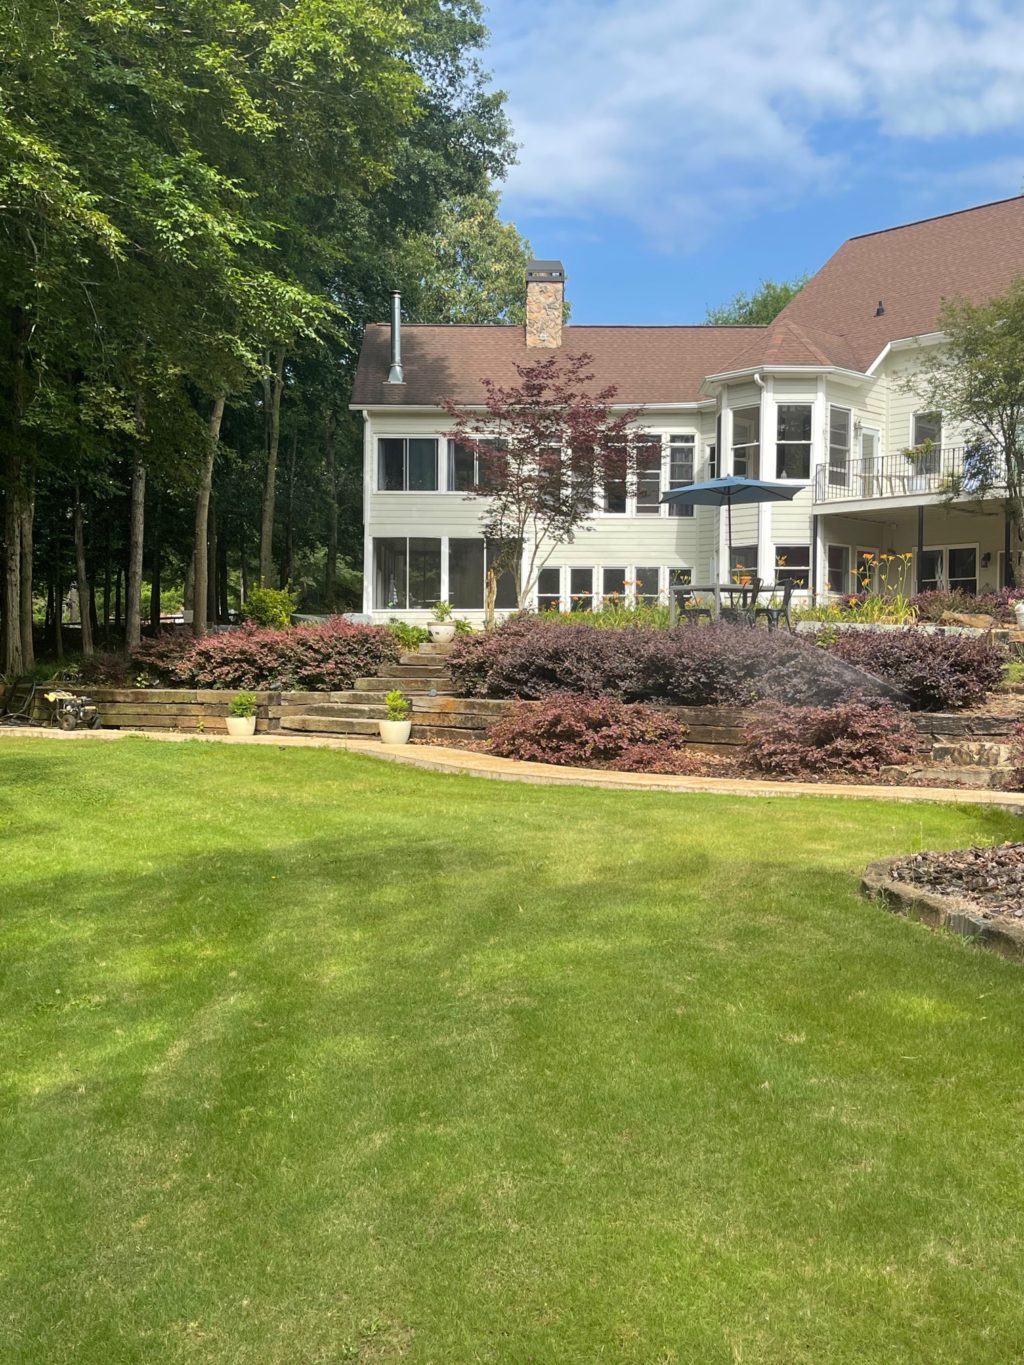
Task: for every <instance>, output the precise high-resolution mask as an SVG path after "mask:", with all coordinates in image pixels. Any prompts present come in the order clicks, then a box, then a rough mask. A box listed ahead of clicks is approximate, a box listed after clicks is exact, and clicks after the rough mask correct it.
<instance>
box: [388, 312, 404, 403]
mask: <svg viewBox="0 0 1024 1365" xmlns="http://www.w3.org/2000/svg"><path fill="white" fill-rule="evenodd" d="M387 382H388V383H389V384H404V383H405V375H404V373H403V371H402V295H401V294H400V293H399V291H398V290H397V289H392V291H391V369H390V370H388V379H387Z"/></svg>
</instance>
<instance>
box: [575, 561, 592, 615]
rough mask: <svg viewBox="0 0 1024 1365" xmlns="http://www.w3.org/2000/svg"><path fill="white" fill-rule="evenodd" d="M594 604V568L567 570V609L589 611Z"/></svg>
mask: <svg viewBox="0 0 1024 1365" xmlns="http://www.w3.org/2000/svg"><path fill="white" fill-rule="evenodd" d="M593 605H594V570H593V569H570V570H569V610H570V611H590V610H591V609H592V608H593Z"/></svg>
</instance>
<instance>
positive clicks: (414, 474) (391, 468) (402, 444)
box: [377, 436, 437, 493]
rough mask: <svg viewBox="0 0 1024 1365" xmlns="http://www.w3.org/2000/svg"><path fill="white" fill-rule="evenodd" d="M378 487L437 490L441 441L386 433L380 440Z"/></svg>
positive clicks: (384, 489) (396, 490) (399, 490)
mask: <svg viewBox="0 0 1024 1365" xmlns="http://www.w3.org/2000/svg"><path fill="white" fill-rule="evenodd" d="M377 487H378V488H379V489H380V490H381V491H382V492H385V493H414V492H422V493H432V492H436V491H437V441H436V440H435V439H434V438H433V437H423V436H382V437H381V438H380V440H379V441H378V442H377Z"/></svg>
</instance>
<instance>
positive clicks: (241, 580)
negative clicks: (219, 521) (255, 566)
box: [238, 526, 249, 607]
mask: <svg viewBox="0 0 1024 1365" xmlns="http://www.w3.org/2000/svg"><path fill="white" fill-rule="evenodd" d="M248 598H249V561H248V559H246V557H245V527H244V526H243V527H242V534H241V536H240V537H239V541H238V605H239V607H244V606H245V604H246V602H247V601H248Z"/></svg>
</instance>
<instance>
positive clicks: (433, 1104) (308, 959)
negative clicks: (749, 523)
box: [0, 739, 1024, 1365]
mask: <svg viewBox="0 0 1024 1365" xmlns="http://www.w3.org/2000/svg"><path fill="white" fill-rule="evenodd" d="M0 780H2V785H0V850H2V861H0V910H2V915H0V950H2V959H0V961H2V967H3V972H4V979H3V983H2V992H3V994H2V1000H3V1015H2V1023H3V1031H2V1034H0V1037H2V1042H0V1049H2V1054H0V1061H2V1066H0V1085H2V1092H3V1106H2V1129H0V1150H2V1153H3V1157H2V1162H0V1358H2V1359H3V1361H4V1362H5V1365H6V1362H21V1361H33V1362H45V1363H46V1365H61V1363H62V1362H74V1365H94V1363H95V1365H119V1363H120V1362H126V1361H132V1362H135V1361H137V1362H140V1363H142V1362H145V1365H153V1363H154V1362H155V1363H156V1365H163V1363H164V1362H178V1361H182V1362H217V1363H218V1365H220V1363H221V1362H223V1363H224V1365H228V1363H229V1362H230V1365H278V1363H279V1365H314V1363H317V1365H319V1362H325V1363H327V1362H329V1363H330V1365H336V1362H345V1361H356V1362H380V1361H391V1360H397V1359H402V1360H405V1361H410V1362H427V1361H430V1362H445V1363H446V1365H451V1363H453V1362H454V1363H455V1365H462V1363H463V1362H465V1363H466V1365H470V1362H500V1363H501V1365H505V1363H506V1362H511V1363H513V1365H516V1363H518V1362H522V1363H523V1365H527V1363H528V1362H529V1363H536V1365H547V1363H548V1362H552V1363H556V1365H562V1362H581V1365H582V1363H584V1362H585V1363H586V1365H591V1362H604V1361H608V1362H636V1363H637V1365H665V1363H666V1362H680V1365H691V1363H693V1365H714V1363H715V1362H743V1363H744V1365H753V1362H777V1363H778V1365H794V1363H796V1362H808V1363H809V1365H822V1363H823V1362H828V1363H829V1365H831V1362H847V1361H849V1362H864V1361H867V1362H884V1365H897V1363H898V1362H914V1363H915V1365H917V1363H918V1362H928V1365H935V1362H970V1365H978V1363H979V1362H999V1363H1000V1365H1003V1363H1004V1362H1009V1361H1014V1360H1018V1359H1020V1358H1021V1356H1022V1353H1024V1293H1022V1290H1024V1181H1022V1158H1024V1152H1022V1129H1024V970H1022V969H1021V968H1018V967H1016V966H1014V965H1012V964H1010V963H1008V962H1005V961H1003V960H1001V959H1000V958H997V957H995V956H991V955H988V954H986V953H984V952H982V951H979V950H976V949H972V948H970V947H967V946H965V945H963V944H961V943H960V942H958V941H956V940H953V939H951V938H943V937H939V936H936V935H933V934H931V933H930V932H929V931H927V930H925V929H923V928H921V927H920V926H917V925H913V924H908V923H905V922H903V921H901V920H899V919H897V918H895V917H893V916H890V915H887V914H885V913H884V912H883V911H882V910H880V909H879V908H877V907H876V906H873V905H869V904H867V903H864V902H862V901H861V899H860V898H859V896H858V894H857V889H856V887H857V874H858V872H859V870H860V869H861V868H862V867H863V865H864V864H865V863H866V862H868V861H869V860H870V859H872V858H876V857H880V856H882V855H884V854H888V853H892V852H897V851H901V850H907V851H910V850H913V849H917V848H921V847H952V846H956V845H960V844H964V843H967V842H971V841H978V840H980V841H983V842H997V841H999V840H1001V839H1005V838H1008V837H1012V836H1015V835H1016V836H1017V837H1019V821H1016V820H1015V819H1014V818H1013V817H1011V816H1010V815H1008V814H1006V813H1005V812H1003V813H1000V812H996V811H989V812H985V811H982V810H979V809H971V808H963V809H953V808H943V807H938V806H924V805H914V806H897V805H888V804H886V805H875V804H869V803H864V802H852V801H851V802H837V801H830V800H825V799H822V800H787V799H777V800H771V801H768V800H764V801H745V800H738V799H731V798H723V797H704V796H694V797H682V796H673V795H668V794H664V795H662V794H648V793H634V794H625V793H614V792H601V791H590V790H566V789H548V788H543V787H526V786H515V785H506V784H502V783H489V782H480V781H473V780H470V779H466V778H457V777H442V776H438V775H436V774H430V773H422V772H416V771H413V770H405V769H399V768H396V767H393V766H391V765H387V764H382V763H379V762H375V761H373V760H372V759H361V758H357V757H354V756H350V755H346V754H343V753H335V752H329V751H321V750H271V749H247V748H242V747H236V748H229V747H226V746H219V745H213V744H206V745H204V744H201V743H197V744H175V745H171V744H157V743H153V742H151V741H146V740H130V739H129V740H124V741H122V742H119V743H116V744H99V743H96V744H93V743H88V742H83V743H57V742H46V741H29V740H20V741H5V742H3V743H2V744H0Z"/></svg>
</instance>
